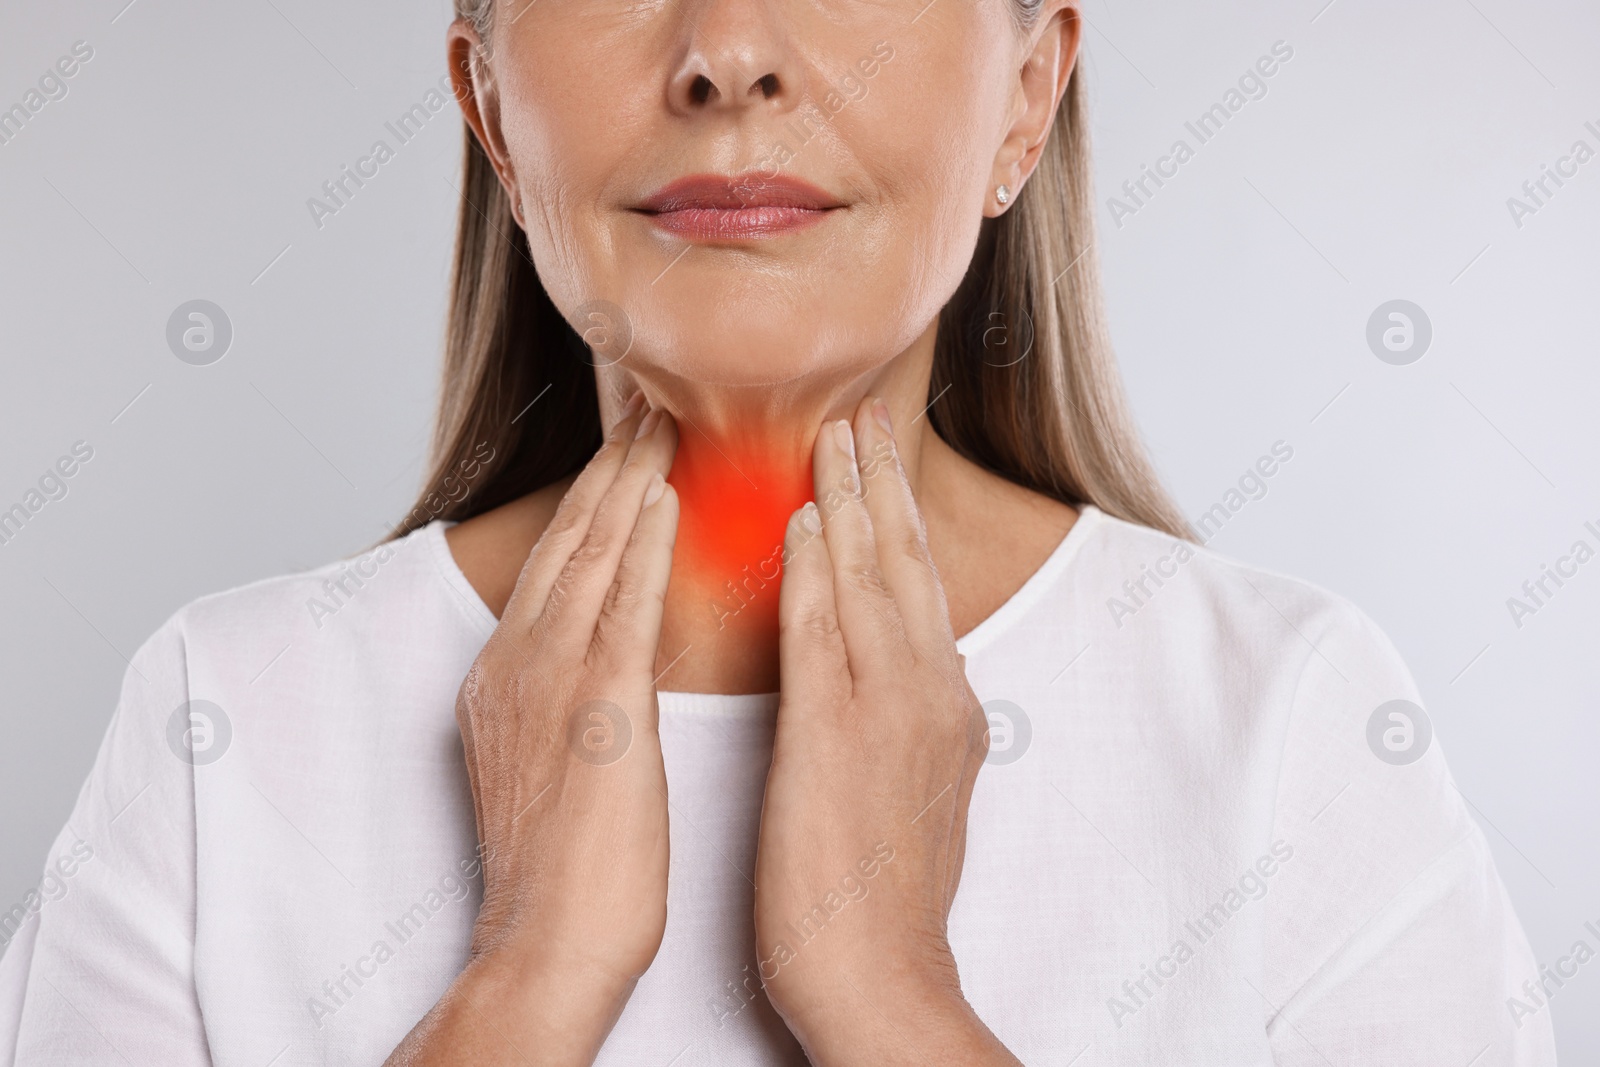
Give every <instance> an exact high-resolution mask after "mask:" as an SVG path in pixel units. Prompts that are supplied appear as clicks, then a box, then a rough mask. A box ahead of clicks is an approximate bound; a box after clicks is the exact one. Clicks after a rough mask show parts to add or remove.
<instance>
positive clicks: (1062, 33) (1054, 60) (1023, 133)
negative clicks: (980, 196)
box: [984, 0, 1083, 218]
mask: <svg viewBox="0 0 1600 1067" xmlns="http://www.w3.org/2000/svg"><path fill="white" fill-rule="evenodd" d="M1078 4H1079V0H1045V2H1044V4H1043V5H1041V10H1040V12H1039V20H1038V22H1036V23H1035V24H1034V27H1033V29H1032V30H1031V31H1029V34H1028V37H1027V40H1026V45H1025V47H1026V51H1025V52H1024V54H1023V62H1022V67H1021V69H1020V70H1019V71H1018V73H1017V84H1016V90H1015V92H1014V93H1013V94H1012V98H1011V115H1010V121H1011V125H1010V127H1009V129H1007V131H1006V134H1005V140H1003V141H1002V142H1001V143H1000V151H999V152H998V153H997V154H996V155H995V161H994V175H993V178H992V180H991V182H990V196H989V201H988V203H987V205H986V206H985V208H984V214H985V215H987V216H989V217H991V218H993V217H994V216H997V215H1000V214H1002V213H1004V212H1005V210H1006V207H1007V205H1008V204H1010V203H1012V202H1013V201H1014V200H1016V198H1017V194H1018V193H1019V192H1021V191H1022V186H1023V184H1024V183H1025V182H1027V180H1028V177H1029V175H1031V174H1032V173H1033V169H1034V168H1035V167H1037V166H1038V165H1039V155H1040V153H1041V152H1043V151H1044V146H1045V142H1046V141H1048V140H1049V139H1050V131H1051V129H1052V128H1054V126H1055V121H1056V111H1057V110H1058V109H1059V108H1060V106H1061V97H1062V95H1063V94H1065V93H1066V91H1067V81H1068V79H1070V78H1071V77H1072V68H1073V65H1074V64H1075V63H1076V62H1077V60H1078V43H1079V41H1080V39H1081V36H1082V30H1083V16H1082V15H1081V14H1080V12H1079V9H1078ZM1002 188H1003V190H1004V191H1003V192H1001V190H1002Z"/></svg>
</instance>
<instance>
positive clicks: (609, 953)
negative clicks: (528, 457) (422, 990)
mask: <svg viewBox="0 0 1600 1067" xmlns="http://www.w3.org/2000/svg"><path fill="white" fill-rule="evenodd" d="M642 405H643V401H642V399H641V398H639V397H635V399H634V400H633V401H632V402H631V403H630V404H629V406H628V408H627V409H626V410H625V413H624V415H623V417H622V419H621V420H620V421H619V422H618V423H617V425H616V426H615V427H614V428H613V429H612V431H611V433H610V434H609V435H608V436H607V438H606V441H605V444H604V445H603V446H602V447H601V449H600V451H599V452H598V453H596V455H595V457H594V459H592V460H591V461H590V462H589V465H588V466H587V467H586V468H585V469H584V471H583V473H582V474H580V475H579V476H578V478H577V480H576V481H575V482H574V483H573V486H572V488H571V489H570V490H568V492H567V494H566V496H565V498H564V499H563V500H562V502H561V506H560V508H559V509H558V510H557V512H556V514H555V517H554V519H552V520H551V522H550V525H549V528H548V529H546V530H545V532H544V534H543V536H541V537H540V538H539V542H538V544H536V545H535V546H534V548H533V551H532V552H531V553H529V556H528V561H527V563H526V564H525V565H524V567H523V569H522V574H521V577H520V578H518V580H517V587H516V591H515V592H514V593H513V594H512V596H511V600H510V602H509V603H508V604H507V606H506V609H505V612H504V613H503V615H502V616H501V619H500V624H499V626H498V627H496V628H495V631H494V633H493V634H492V635H491V636H490V638H489V641H488V643H487V644H486V645H485V646H484V648H483V651H482V652H481V653H479V655H478V658H477V661H476V662H474V663H473V665H472V669H471V670H470V671H469V672H468V674H467V677H466V680H465V681H464V682H463V683H462V685H461V692H460V696H459V697H458V699H457V703H456V719H457V722H458V723H459V725H460V728H461V737H462V741H463V743H464V746H465V750H466V759H467V771H468V775H469V777H470V779H471V784H472V798H473V804H474V808H475V810H476V815H477V825H478V837H479V848H480V850H481V858H482V861H483V886H484V889H483V907H482V909H481V911H480V912H479V915H478V920H477V925H476V927H475V928H474V930H473V937H472V958H471V960H470V962H469V963H468V965H467V968H466V969H465V970H464V971H463V972H462V973H461V975H460V976H459V977H458V978H457V979H456V982H455V984H454V985H453V986H452V987H451V989H450V991H449V992H448V993H446V994H445V996H444V997H443V998H442V999H441V1000H440V1001H439V1003H438V1004H437V1005H436V1006H435V1007H434V1009H433V1010H432V1011H431V1012H429V1014H428V1015H427V1016H426V1017H425V1018H424V1019H423V1020H422V1021H421V1022H420V1023H418V1024H417V1026H416V1028H415V1029H414V1030H412V1032H411V1033H410V1034H409V1035H408V1036H407V1038H406V1040H405V1041H404V1042H402V1043H401V1045H400V1047H399V1048H398V1049H396V1050H395V1052H394V1054H393V1055H392V1056H391V1057H390V1059H389V1062H390V1063H391V1064H396V1065H398V1064H432V1063H460V1062H472V1063H480V1062H481V1063H500V1062H506V1063H529V1062H537V1063H540V1064H546V1063H585V1064H586V1063H590V1062H592V1061H593V1059H594V1057H595V1055H597V1054H598V1052H599V1049H600V1045H601V1043H602V1042H603V1041H604V1040H605V1037H606V1034H607V1033H608V1032H609V1031H610V1029H611V1026H612V1024H613V1023H614V1022H615V1021H616V1018H617V1015H618V1014H619V1013H620V1012H621V1010H622V1007H623V1005H624V1004H625V1003H626V1001H627V998H628V994H629V993H630V992H631V991H632V988H633V985H634V983H635V982H636V981H637V979H638V977H639V976H640V975H641V974H643V973H644V971H645V969H646V968H647V967H648V966H649V965H650V961H651V960H652V959H654V957H655V953H656V949H657V948H658V947H660V944H661V937H662V933H663V931H664V929H665V925H666V904H667V841H668V839H667V797H666V789H667V780H666V773H665V769H664V767H663V764H662V760H661V742H660V736H659V734H658V732H657V707H656V694H655V685H654V677H655V660H656V652H657V646H658V644H659V641H660V636H661V615H662V607H663V603H664V600H665V595H666V589H667V579H668V576H669V574H670V572H671V569H672V548H673V542H674V539H675V537H676V533H677V523H678V501H677V497H676V495H675V494H674V492H673V489H672V487H671V486H669V485H666V484H665V481H664V478H665V475H666V473H667V471H668V470H669V468H670V466H671V463H672V456H673V452H674V450H675V448H676V446H677V431H676V428H675V426H674V424H673V421H672V419H671V417H670V416H668V415H666V413H665V412H658V411H649V412H646V411H644V410H643V406H642Z"/></svg>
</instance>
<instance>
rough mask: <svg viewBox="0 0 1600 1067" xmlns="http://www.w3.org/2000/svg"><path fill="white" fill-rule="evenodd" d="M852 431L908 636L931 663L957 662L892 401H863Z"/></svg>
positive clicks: (865, 495) (886, 571)
mask: <svg viewBox="0 0 1600 1067" xmlns="http://www.w3.org/2000/svg"><path fill="white" fill-rule="evenodd" d="M854 430H855V440H856V455H857V456H858V457H859V459H858V463H857V466H858V468H859V470H860V471H861V497H862V502H863V503H864V504H865V506H866V509H867V514H868V515H869V516H870V517H871V520H872V532H873V536H874V539H875V540H876V542H877V552H878V568H879V570H881V571H882V572H883V579H884V581H885V582H886V583H888V586H889V592H890V594H891V595H892V596H893V597H894V602H895V604H896V605H897V606H898V607H899V609H900V618H901V619H902V620H904V622H905V627H906V637H907V639H908V640H909V641H910V642H911V643H912V645H913V646H915V647H916V649H917V650H918V651H919V652H921V653H922V655H923V658H924V659H927V660H928V661H929V662H930V663H936V664H940V665H942V666H945V667H950V666H953V664H954V659H953V657H954V654H955V635H954V634H953V633H952V632H951V630H950V609H949V606H948V605H947V604H946V602H945V595H944V585H943V584H942V583H941V582H940V581H939V574H938V571H936V570H935V569H934V565H933V556H932V555H931V554H930V553H929V552H928V531H927V526H926V525H925V524H924V522H923V520H922V512H921V510H920V509H918V507H917V500H916V497H915V496H914V495H913V494H912V492H911V483H910V481H909V480H907V478H906V472H905V468H904V467H903V466H901V464H900V454H899V449H898V448H897V447H896V442H895V438H894V429H893V425H892V423H891V422H890V416H889V408H888V405H886V404H884V402H883V401H882V400H879V399H875V398H873V397H868V398H866V399H865V400H863V401H862V402H861V404H860V406H859V407H858V408H857V409H856V417H855V427H854ZM935 656H937V658H935Z"/></svg>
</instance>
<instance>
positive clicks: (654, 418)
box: [633, 408, 661, 441]
mask: <svg viewBox="0 0 1600 1067" xmlns="http://www.w3.org/2000/svg"><path fill="white" fill-rule="evenodd" d="M660 421H661V409H660V408H651V409H650V414H648V415H646V416H645V417H644V418H643V419H641V420H639V428H638V429H637V430H635V431H634V434H633V439H634V440H635V441H637V440H639V438H641V437H643V436H644V435H645V434H647V433H649V432H650V431H651V430H653V429H655V428H656V423H658V422H660Z"/></svg>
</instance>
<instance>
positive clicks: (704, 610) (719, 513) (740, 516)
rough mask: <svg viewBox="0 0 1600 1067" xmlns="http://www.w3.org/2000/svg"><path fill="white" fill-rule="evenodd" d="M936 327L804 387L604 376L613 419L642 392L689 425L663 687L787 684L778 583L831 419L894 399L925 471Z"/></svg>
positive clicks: (677, 480) (901, 434)
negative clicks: (862, 367)
mask: <svg viewBox="0 0 1600 1067" xmlns="http://www.w3.org/2000/svg"><path fill="white" fill-rule="evenodd" d="M932 345H933V334H932V331H931V330H930V331H929V333H928V335H927V337H926V338H925V339H924V340H923V341H919V342H918V343H917V344H915V345H913V346H912V348H910V349H908V350H907V351H906V352H904V353H902V354H901V355H900V356H899V357H897V358H896V359H895V360H892V361H891V362H890V363H889V364H887V365H885V366H883V367H880V368H876V369H875V370H874V372H873V373H872V374H870V375H867V376H863V377H859V378H856V379H854V380H847V381H838V382H833V383H829V384H827V385H822V386H817V385H813V386H812V387H810V388H806V389H804V390H800V389H795V388H793V387H789V388H778V389H756V388H752V387H748V386H741V387H737V388H733V389H707V388H705V387H703V386H700V385H694V386H689V387H684V386H682V384H681V383H676V382H670V381H669V382H664V383H657V382H655V381H650V380H644V381H641V380H639V379H637V378H635V377H634V376H632V375H620V374H614V373H613V375H611V376H603V377H602V380H601V383H600V384H601V397H602V402H601V415H602V421H603V422H605V423H607V424H609V421H610V419H611V418H614V417H615V416H614V415H613V414H612V411H614V410H618V409H620V407H621V404H622V403H623V402H624V401H625V400H626V398H627V397H628V396H629V395H631V394H632V392H633V391H634V390H635V389H638V388H642V389H643V390H644V392H645V395H646V397H647V398H648V399H649V400H650V402H651V403H652V404H655V405H657V406H659V407H662V408H664V409H665V410H667V411H668V412H670V413H671V414H672V415H673V416H674V418H675V419H676V420H677V425H678V451H677V454H676V456H675V457H674V459H673V464H672V471H671V474H670V475H669V476H668V481H670V482H671V483H672V486H673V488H674V489H676V490H677V493H678V499H679V505H680V510H679V519H678V540H677V546H676V548H675V550H674V552H673V562H672V581H671V584H670V585H669V587H668V590H667V604H666V612H665V616H664V619H663V623H662V638H661V654H660V657H659V659H658V663H659V665H660V667H661V669H662V671H663V674H662V677H661V679H660V681H659V686H660V687H661V688H663V689H672V690H681V691H690V692H728V693H741V692H742V693H752V692H773V691H776V690H777V688H778V590H779V587H780V582H781V580H782V573H783V566H782V555H783V538H784V531H785V528H786V527H787V525H788V521H789V516H790V515H791V514H792V513H793V512H794V511H795V510H796V509H797V508H799V507H801V506H802V505H804V504H805V503H806V502H807V501H808V500H811V499H812V498H813V495H814V488H813V482H812V472H811V449H812V444H813V442H814V440H815V438H816V434H817V432H818V431H819V430H820V429H821V426H822V424H823V423H824V422H825V421H826V420H829V419H838V418H848V417H849V416H850V415H851V414H852V413H853V412H854V410H855V407H856V405H857V404H858V403H859V401H860V400H861V398H862V397H863V396H866V395H868V394H871V395H874V396H882V397H883V399H884V400H885V402H886V403H887V404H888V405H889V407H890V412H891V416H892V418H893V420H894V422H895V425H896V427H897V428H898V432H897V435H896V437H897V440H898V442H899V447H900V452H901V458H902V462H903V463H904V464H905V466H906V469H907V474H908V476H910V477H912V478H913V483H912V484H913V487H915V480H914V479H915V474H916V472H917V470H918V468H919V462H918V461H919V459H920V458H921V455H922V452H923V443H924V442H923V435H924V433H927V432H928V423H927V420H926V419H924V418H921V417H920V416H921V415H922V413H923V405H924V404H926V399H925V398H926V396H927V388H928V385H927V383H928V375H929V371H930V369H931V364H932V354H933V353H932Z"/></svg>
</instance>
